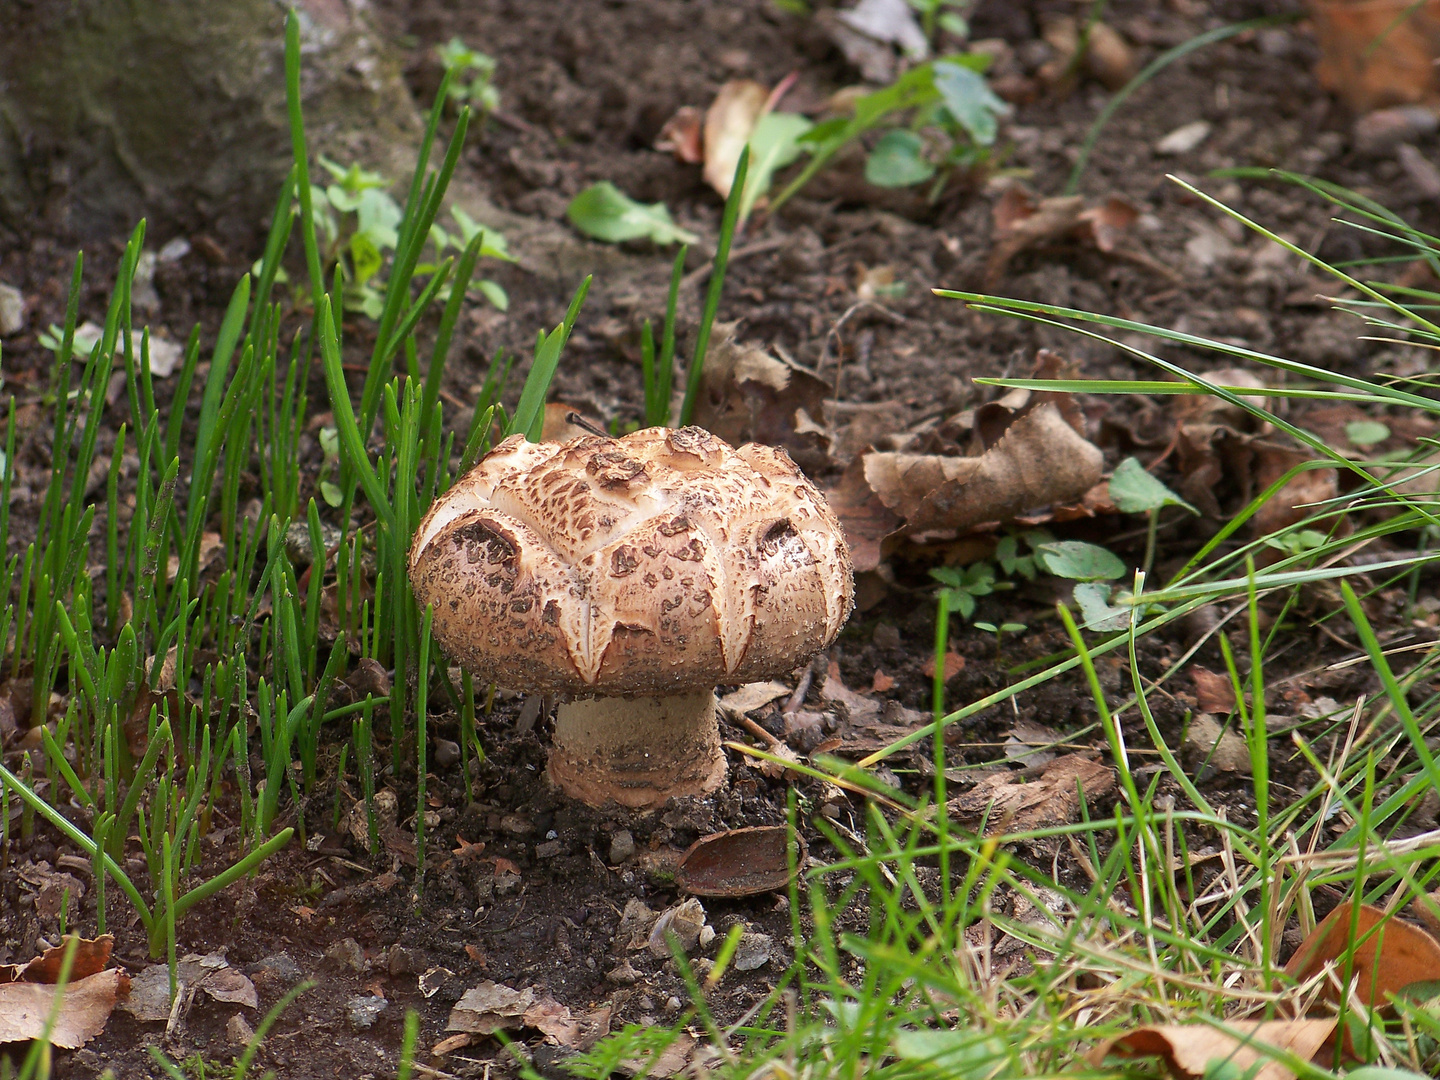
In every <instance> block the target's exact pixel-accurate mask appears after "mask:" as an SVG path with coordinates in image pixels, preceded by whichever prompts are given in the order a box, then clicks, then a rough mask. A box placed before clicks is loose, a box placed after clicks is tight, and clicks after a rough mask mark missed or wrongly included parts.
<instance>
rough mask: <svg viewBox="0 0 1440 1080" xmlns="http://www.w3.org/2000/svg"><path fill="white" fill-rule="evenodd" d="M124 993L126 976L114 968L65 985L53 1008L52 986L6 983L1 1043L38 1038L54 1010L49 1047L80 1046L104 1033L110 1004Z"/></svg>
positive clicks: (0, 1004) (0, 996)
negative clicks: (57, 1002)
mask: <svg viewBox="0 0 1440 1080" xmlns="http://www.w3.org/2000/svg"><path fill="white" fill-rule="evenodd" d="M129 989H130V979H129V976H127V975H126V974H125V973H124V972H123V971H121V970H120V969H119V968H111V969H110V970H108V971H101V972H97V973H96V974H94V975H89V976H87V977H86V978H83V979H77V980H75V981H74V982H71V983H68V984H67V985H66V986H65V989H64V991H63V992H62V993H61V995H60V1001H59V1008H58V1010H57V1009H56V1001H55V997H56V988H55V986H53V985H52V984H49V983H31V982H16V983H7V984H5V985H3V986H0V1043H10V1042H22V1041H25V1040H29V1039H40V1038H43V1037H44V1036H45V1024H46V1020H47V1019H48V1018H49V1017H50V1015H51V1012H52V1011H54V1012H55V1022H54V1025H53V1026H52V1027H51V1028H50V1036H49V1038H50V1043H51V1044H52V1045H54V1046H58V1047H60V1048H62V1049H64V1050H74V1049H75V1048H77V1047H80V1046H84V1045H85V1044H86V1043H87V1042H89V1041H90V1040H91V1039H93V1038H94V1037H95V1036H96V1035H98V1034H100V1032H102V1031H104V1030H105V1024H106V1021H108V1020H109V1019H110V1013H111V1012H112V1011H113V1010H114V1008H115V1002H116V1001H118V1000H119V999H121V998H123V997H124V996H125V994H126V993H128V992H129Z"/></svg>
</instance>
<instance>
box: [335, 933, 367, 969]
mask: <svg viewBox="0 0 1440 1080" xmlns="http://www.w3.org/2000/svg"><path fill="white" fill-rule="evenodd" d="M325 960H326V962H327V963H330V964H333V965H334V966H335V967H338V968H341V969H342V970H343V969H347V968H348V969H349V970H350V971H354V972H361V971H364V970H365V950H364V949H362V948H360V943H359V942H358V941H356V940H355V939H354V938H352V937H347V938H341V939H340V940H339V941H337V942H335V944H334V945H331V946H330V948H328V949H326V950H325Z"/></svg>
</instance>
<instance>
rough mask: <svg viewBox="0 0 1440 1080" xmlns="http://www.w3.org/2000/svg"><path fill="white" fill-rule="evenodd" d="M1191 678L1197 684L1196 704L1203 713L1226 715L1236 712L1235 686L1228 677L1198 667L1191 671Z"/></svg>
mask: <svg viewBox="0 0 1440 1080" xmlns="http://www.w3.org/2000/svg"><path fill="white" fill-rule="evenodd" d="M1190 678H1191V679H1193V680H1194V682H1195V704H1196V705H1197V706H1198V707H1199V709H1200V711H1201V712H1207V713H1221V714H1224V713H1232V712H1234V711H1235V686H1234V684H1233V683H1231V681H1230V677H1229V676H1228V675H1220V674H1217V673H1216V672H1213V671H1211V670H1209V669H1208V668H1203V667H1198V666H1196V667H1192V668H1191V669H1190Z"/></svg>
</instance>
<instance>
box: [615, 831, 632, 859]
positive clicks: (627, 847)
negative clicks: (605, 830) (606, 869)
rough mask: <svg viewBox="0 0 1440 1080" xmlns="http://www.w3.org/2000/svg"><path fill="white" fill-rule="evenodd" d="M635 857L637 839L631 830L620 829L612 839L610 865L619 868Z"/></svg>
mask: <svg viewBox="0 0 1440 1080" xmlns="http://www.w3.org/2000/svg"><path fill="white" fill-rule="evenodd" d="M634 857H635V837H634V835H633V834H632V833H631V832H630V830H629V829H620V830H619V831H618V832H616V833H615V835H613V836H612V837H610V864H611V865H612V866H618V865H620V863H623V862H628V861H629V860H630V859H632V858H634Z"/></svg>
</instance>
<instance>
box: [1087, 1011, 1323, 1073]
mask: <svg viewBox="0 0 1440 1080" xmlns="http://www.w3.org/2000/svg"><path fill="white" fill-rule="evenodd" d="M1334 1030H1335V1018H1334V1017H1333V1016H1332V1017H1329V1018H1326V1019H1320V1020H1241V1021H1235V1022H1232V1023H1228V1024H1225V1025H1224V1026H1223V1027H1219V1026H1214V1027H1212V1026H1211V1025H1209V1024H1156V1025H1152V1026H1147V1027H1142V1028H1136V1029H1135V1030H1134V1031H1131V1032H1127V1033H1126V1034H1124V1035H1121V1036H1119V1037H1118V1038H1115V1039H1110V1040H1108V1041H1106V1042H1104V1043H1101V1044H1100V1045H1099V1046H1097V1047H1096V1048H1095V1049H1094V1050H1093V1051H1091V1053H1090V1054H1089V1055H1088V1057H1089V1061H1090V1063H1091V1064H1092V1065H1094V1066H1096V1067H1097V1068H1098V1067H1099V1066H1100V1065H1101V1063H1102V1062H1104V1060H1105V1058H1106V1057H1107V1056H1109V1055H1110V1054H1121V1055H1123V1056H1126V1057H1163V1058H1164V1059H1165V1062H1166V1064H1167V1065H1169V1067H1170V1070H1171V1071H1172V1072H1173V1073H1174V1074H1175V1075H1176V1076H1181V1077H1202V1076H1212V1075H1215V1076H1218V1075H1221V1071H1220V1069H1221V1068H1224V1069H1225V1074H1226V1075H1228V1074H1230V1072H1231V1070H1233V1073H1234V1075H1236V1076H1240V1075H1244V1076H1248V1077H1250V1078H1251V1080H1295V1073H1294V1072H1293V1071H1292V1070H1291V1069H1289V1068H1288V1067H1287V1066H1285V1065H1284V1064H1283V1063H1281V1062H1280V1061H1278V1060H1276V1058H1275V1052H1289V1053H1292V1054H1294V1055H1295V1056H1296V1057H1298V1058H1300V1060H1302V1061H1306V1062H1308V1061H1310V1059H1311V1058H1313V1057H1314V1056H1315V1054H1316V1052H1317V1051H1318V1050H1319V1049H1320V1048H1321V1047H1322V1046H1323V1045H1324V1044H1325V1040H1326V1039H1328V1038H1329V1037H1330V1035H1331V1033H1332V1032H1333V1031H1334ZM1267 1049H1268V1050H1270V1051H1271V1052H1270V1053H1267V1052H1266V1050H1267ZM1257 1065H1258V1066H1259V1068H1258V1069H1257V1070H1255V1071H1254V1072H1251V1071H1250V1070H1251V1069H1252V1068H1253V1067H1254V1066H1257Z"/></svg>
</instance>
